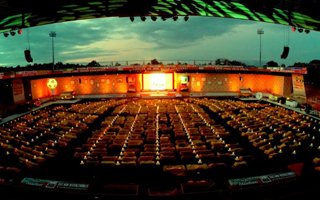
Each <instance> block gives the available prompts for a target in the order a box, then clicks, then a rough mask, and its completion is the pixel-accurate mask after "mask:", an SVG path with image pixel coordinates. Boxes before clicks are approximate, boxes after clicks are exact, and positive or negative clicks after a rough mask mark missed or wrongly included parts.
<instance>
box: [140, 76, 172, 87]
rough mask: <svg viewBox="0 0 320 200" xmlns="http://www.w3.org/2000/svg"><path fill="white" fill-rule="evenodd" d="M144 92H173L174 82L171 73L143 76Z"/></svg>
mask: <svg viewBox="0 0 320 200" xmlns="http://www.w3.org/2000/svg"><path fill="white" fill-rule="evenodd" d="M143 89H144V90H154V91H155V90H172V89H173V80H172V74H171V73H152V74H143Z"/></svg>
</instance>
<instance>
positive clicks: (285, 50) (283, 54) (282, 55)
mask: <svg viewBox="0 0 320 200" xmlns="http://www.w3.org/2000/svg"><path fill="white" fill-rule="evenodd" d="M288 54H289V47H283V51H282V54H281V58H282V59H286V58H287V57H288Z"/></svg>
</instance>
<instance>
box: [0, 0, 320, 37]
mask: <svg viewBox="0 0 320 200" xmlns="http://www.w3.org/2000/svg"><path fill="white" fill-rule="evenodd" d="M319 9H320V1H319V0H225V1H213V0H42V1H39V0H0V32H5V31H10V30H12V29H18V28H26V27H34V26H39V25H45V24H52V23H58V22H66V21H73V20H80V19H92V18H100V17H130V16H161V17H168V18H169V17H173V16H208V17H225V18H235V19H243V20H253V21H260V22H269V23H276V24H283V25H290V26H295V27H299V28H304V29H310V30H316V31H318V30H320V11H319Z"/></svg>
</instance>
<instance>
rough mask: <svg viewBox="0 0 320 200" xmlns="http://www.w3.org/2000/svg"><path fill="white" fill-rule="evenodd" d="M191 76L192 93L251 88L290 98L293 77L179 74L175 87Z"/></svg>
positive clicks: (176, 77) (236, 90)
mask: <svg viewBox="0 0 320 200" xmlns="http://www.w3.org/2000/svg"><path fill="white" fill-rule="evenodd" d="M185 75H188V76H189V91H190V92H238V91H239V90H240V88H250V89H251V90H252V91H253V92H258V91H259V92H268V93H272V94H276V95H284V96H290V94H291V88H292V83H291V82H292V81H291V76H290V77H285V76H276V75H261V74H207V73H188V74H186V73H177V74H176V76H175V80H177V82H176V83H175V87H176V88H178V85H179V84H180V83H179V82H178V81H179V80H180V76H185Z"/></svg>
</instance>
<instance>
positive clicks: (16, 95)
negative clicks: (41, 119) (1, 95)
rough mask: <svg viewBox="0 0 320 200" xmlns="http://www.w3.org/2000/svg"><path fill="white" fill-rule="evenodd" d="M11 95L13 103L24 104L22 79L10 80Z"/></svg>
mask: <svg viewBox="0 0 320 200" xmlns="http://www.w3.org/2000/svg"><path fill="white" fill-rule="evenodd" d="M12 95H13V101H14V103H24V102H25V101H26V99H25V96H24V87H23V82H22V79H13V80H12Z"/></svg>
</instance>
